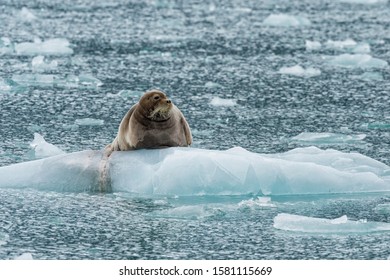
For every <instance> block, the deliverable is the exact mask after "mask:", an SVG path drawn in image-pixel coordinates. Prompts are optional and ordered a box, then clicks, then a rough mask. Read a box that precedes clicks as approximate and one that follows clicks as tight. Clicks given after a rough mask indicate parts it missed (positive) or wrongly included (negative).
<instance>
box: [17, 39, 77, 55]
mask: <svg viewBox="0 0 390 280" xmlns="http://www.w3.org/2000/svg"><path fill="white" fill-rule="evenodd" d="M69 46H70V43H69V41H68V40H67V39H63V38H55V39H49V40H46V41H43V42H42V41H41V40H39V39H38V40H36V41H35V42H33V43H30V42H25V43H20V44H16V45H15V51H16V54H18V55H71V54H73V50H72V49H71V48H70V47H69Z"/></svg>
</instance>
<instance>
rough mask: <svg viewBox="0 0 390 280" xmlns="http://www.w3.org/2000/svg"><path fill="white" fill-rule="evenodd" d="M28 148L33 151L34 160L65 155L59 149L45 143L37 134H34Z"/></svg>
mask: <svg viewBox="0 0 390 280" xmlns="http://www.w3.org/2000/svg"><path fill="white" fill-rule="evenodd" d="M30 147H31V148H32V149H33V151H34V157H35V158H36V159H39V158H47V157H52V156H56V155H62V154H65V152H64V151H63V150H61V149H60V148H58V147H56V146H54V145H53V144H50V143H47V142H46V141H45V139H44V138H43V137H42V135H40V134H39V133H34V140H33V141H32V142H31V143H30Z"/></svg>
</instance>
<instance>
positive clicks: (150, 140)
mask: <svg viewBox="0 0 390 280" xmlns="http://www.w3.org/2000/svg"><path fill="white" fill-rule="evenodd" d="M191 143H192V135H191V130H190V127H189V125H188V123H187V121H186V119H185V118H184V115H183V114H182V112H181V111H180V110H179V109H178V108H177V107H176V106H175V105H174V104H173V103H172V101H171V100H170V99H169V98H168V97H167V96H166V94H165V93H164V92H162V91H160V90H157V89H153V90H151V91H148V92H146V93H144V94H143V96H142V97H141V99H140V100H139V102H138V103H136V104H135V105H133V106H132V107H131V108H130V110H129V111H128V112H127V114H126V115H125V116H124V117H123V119H122V121H121V123H120V125H119V129H118V133H117V136H116V138H115V139H114V141H113V142H112V143H111V144H110V145H108V149H109V151H111V152H113V151H127V150H136V149H156V148H163V147H187V146H189V145H191Z"/></svg>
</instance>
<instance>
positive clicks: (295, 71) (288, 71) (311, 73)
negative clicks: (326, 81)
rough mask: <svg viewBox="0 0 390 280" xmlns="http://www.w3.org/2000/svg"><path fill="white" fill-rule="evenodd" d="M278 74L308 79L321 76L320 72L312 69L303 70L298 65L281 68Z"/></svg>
mask: <svg viewBox="0 0 390 280" xmlns="http://www.w3.org/2000/svg"><path fill="white" fill-rule="evenodd" d="M279 73H280V74H285V75H293V76H299V77H306V78H310V77H315V76H319V75H321V70H320V69H316V68H313V67H308V68H306V69H304V68H303V67H302V66H300V65H295V66H292V67H282V68H280V69H279Z"/></svg>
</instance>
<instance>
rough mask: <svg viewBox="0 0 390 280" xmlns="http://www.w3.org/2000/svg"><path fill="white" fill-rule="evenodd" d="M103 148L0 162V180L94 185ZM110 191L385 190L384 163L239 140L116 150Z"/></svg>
mask: <svg viewBox="0 0 390 280" xmlns="http://www.w3.org/2000/svg"><path fill="white" fill-rule="evenodd" d="M102 155H103V153H102V151H93V150H86V151H81V152H75V153H69V154H62V155H57V156H53V157H49V158H44V159H40V160H34V161H28V162H23V163H17V164H13V165H9V166H4V167H0V188H15V189H22V188H34V189H38V190H45V191H59V192H94V191H99V187H98V185H99V176H100V175H99V174H100V173H99V172H100V171H99V170H100V169H101V159H102ZM108 167H109V171H108V172H109V175H110V178H111V189H110V191H112V192H126V193H132V194H135V195H140V196H160V195H164V196H197V195H245V194H260V195H296V194H337V193H364V192H389V191H390V167H389V166H387V165H385V164H383V163H381V162H378V161H376V160H374V159H371V158H369V157H366V156H364V155H361V154H358V153H343V152H340V151H337V150H332V149H328V150H322V149H319V148H316V147H306V148H297V149H294V150H291V151H288V152H285V153H278V154H258V153H253V152H249V151H247V150H245V149H243V148H240V147H235V148H232V149H229V150H224V151H219V150H206V149H196V148H166V149H154V150H137V151H126V152H114V153H113V154H112V155H111V156H110V158H109V160H108Z"/></svg>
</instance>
